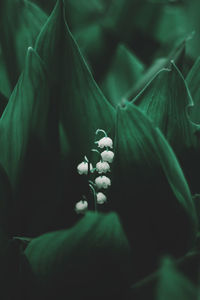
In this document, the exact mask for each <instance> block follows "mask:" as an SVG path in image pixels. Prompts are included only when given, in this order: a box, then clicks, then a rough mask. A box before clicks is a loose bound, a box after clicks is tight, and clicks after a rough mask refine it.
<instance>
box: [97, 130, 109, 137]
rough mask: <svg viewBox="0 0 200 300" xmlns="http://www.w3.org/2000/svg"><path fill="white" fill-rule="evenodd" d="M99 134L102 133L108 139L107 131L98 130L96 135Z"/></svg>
mask: <svg viewBox="0 0 200 300" xmlns="http://www.w3.org/2000/svg"><path fill="white" fill-rule="evenodd" d="M99 132H102V133H103V134H104V136H105V137H107V133H106V132H105V130H103V129H97V130H96V134H98V133H99Z"/></svg>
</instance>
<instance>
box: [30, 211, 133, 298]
mask: <svg viewBox="0 0 200 300" xmlns="http://www.w3.org/2000/svg"><path fill="white" fill-rule="evenodd" d="M25 255H26V257H27V259H28V262H29V263H30V265H31V269H32V271H33V274H34V275H35V278H36V285H35V288H34V290H31V291H30V295H32V298H30V299H36V298H37V299H53V298H54V297H56V299H66V298H68V297H70V298H72V299H80V298H81V299H94V298H95V299H114V298H113V297H116V296H118V297H119V298H118V299H121V297H120V296H121V293H122V292H123V291H124V288H125V287H126V288H127V287H128V282H129V281H128V278H129V265H128V263H130V261H129V259H130V256H129V255H130V249H129V244H128V241H127V239H126V237H125V235H124V232H123V229H122V227H121V224H120V221H119V218H118V217H117V215H116V214H115V213H110V214H106V215H102V214H97V213H87V214H86V215H85V216H84V217H83V218H82V219H81V220H80V221H79V222H78V223H77V224H76V225H75V226H74V227H72V228H70V229H68V230H60V231H54V232H50V233H47V234H45V235H41V236H39V237H37V238H35V239H33V240H32V241H31V242H30V243H29V245H28V246H27V248H26V250H25ZM48 297H50V298H48ZM122 299H123V298H122Z"/></svg>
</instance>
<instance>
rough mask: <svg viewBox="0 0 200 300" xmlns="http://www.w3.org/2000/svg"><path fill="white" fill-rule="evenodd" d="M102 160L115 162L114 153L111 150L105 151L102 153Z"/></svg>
mask: <svg viewBox="0 0 200 300" xmlns="http://www.w3.org/2000/svg"><path fill="white" fill-rule="evenodd" d="M101 158H102V159H103V161H107V162H109V163H112V162H113V158H114V152H112V151H110V150H104V151H103V152H102V153H101Z"/></svg>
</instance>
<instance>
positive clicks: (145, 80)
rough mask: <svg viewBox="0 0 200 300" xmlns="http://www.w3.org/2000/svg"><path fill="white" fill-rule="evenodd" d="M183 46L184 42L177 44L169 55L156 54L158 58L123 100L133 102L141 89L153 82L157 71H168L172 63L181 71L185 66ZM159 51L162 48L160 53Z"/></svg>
mask: <svg viewBox="0 0 200 300" xmlns="http://www.w3.org/2000/svg"><path fill="white" fill-rule="evenodd" d="M185 44H186V42H185V40H184V41H182V42H181V43H178V45H177V46H176V47H174V48H173V49H172V51H170V52H169V53H168V52H167V54H166V53H164V54H163V53H160V54H158V57H157V58H155V60H154V61H153V63H152V64H151V65H150V66H149V68H147V69H146V70H145V72H144V74H143V76H142V77H141V78H140V80H138V82H137V83H136V85H135V86H134V87H133V88H131V89H130V91H128V92H127V95H126V96H125V98H126V99H127V100H129V101H131V100H133V99H134V98H135V97H136V96H138V94H139V93H140V92H141V91H142V90H143V89H145V87H146V86H147V85H148V84H149V83H150V82H151V81H152V80H153V78H154V77H155V76H156V75H157V73H158V72H159V71H161V70H163V69H169V68H170V67H171V62H172V61H174V63H175V64H176V66H178V68H179V69H180V70H181V71H182V70H183V68H184V66H185V65H184V61H185ZM161 50H162V48H161V49H160V51H161ZM161 52H162V51H161Z"/></svg>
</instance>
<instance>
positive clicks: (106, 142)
mask: <svg viewBox="0 0 200 300" xmlns="http://www.w3.org/2000/svg"><path fill="white" fill-rule="evenodd" d="M97 144H98V147H99V148H104V147H109V148H112V147H113V141H112V139H111V138H109V137H103V138H102V139H100V140H99V141H98V142H97Z"/></svg>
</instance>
